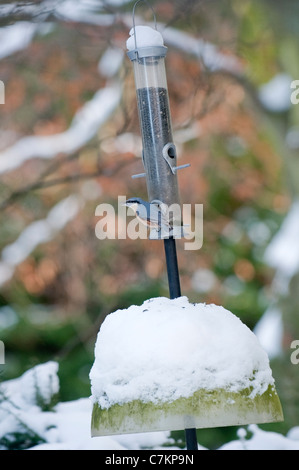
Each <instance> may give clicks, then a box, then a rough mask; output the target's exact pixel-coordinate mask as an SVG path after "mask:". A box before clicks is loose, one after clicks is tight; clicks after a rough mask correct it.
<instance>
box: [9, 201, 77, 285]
mask: <svg viewBox="0 0 299 470" xmlns="http://www.w3.org/2000/svg"><path fill="white" fill-rule="evenodd" d="M83 204H84V199H83V198H82V197H81V196H79V195H70V196H68V197H66V198H65V199H62V200H61V201H59V202H58V203H57V204H56V205H55V206H54V207H53V208H52V209H51V210H50V211H49V213H48V215H47V217H46V218H45V219H40V220H36V221H34V222H32V223H31V224H29V225H28V226H27V227H26V228H25V229H24V230H23V231H22V233H21V234H20V235H19V237H18V238H17V239H16V240H15V241H14V242H13V243H11V244H10V245H7V246H6V247H5V248H3V250H2V253H1V258H0V286H1V285H2V284H4V283H5V282H7V281H8V280H9V279H11V277H12V276H13V273H14V269H15V267H16V266H17V265H19V264H20V263H22V262H23V261H24V260H25V259H26V258H27V257H28V256H29V255H30V253H32V252H33V250H34V249H35V248H36V247H37V246H38V245H40V244H41V243H46V242H48V241H50V240H52V239H53V238H54V237H55V236H56V235H57V233H58V232H59V231H60V230H62V229H63V228H64V227H65V225H66V224H67V223H68V222H70V221H71V220H72V219H74V217H75V216H76V215H77V214H78V212H79V211H80V209H81V208H82V207H83Z"/></svg>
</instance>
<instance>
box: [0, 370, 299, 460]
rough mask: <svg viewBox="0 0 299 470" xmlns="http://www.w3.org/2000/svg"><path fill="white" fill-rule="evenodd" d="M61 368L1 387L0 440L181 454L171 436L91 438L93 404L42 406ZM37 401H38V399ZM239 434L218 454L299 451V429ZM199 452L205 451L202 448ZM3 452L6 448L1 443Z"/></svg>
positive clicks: (32, 373) (42, 447) (76, 402)
mask: <svg viewBox="0 0 299 470" xmlns="http://www.w3.org/2000/svg"><path fill="white" fill-rule="evenodd" d="M57 373H58V364H57V363H56V362H54V361H50V362H47V363H45V364H39V365H38V366H36V367H34V368H33V369H30V370H28V371H27V372H25V373H24V374H23V375H22V376H21V377H19V378H16V379H13V380H10V381H7V382H2V383H0V442H1V440H2V438H4V437H8V436H9V435H12V434H13V433H20V434H25V435H28V432H29V431H30V432H31V433H32V432H33V433H35V434H37V435H38V436H40V438H41V439H42V440H43V441H44V442H43V443H41V444H38V445H35V446H34V447H32V446H30V444H28V445H27V448H28V449H29V450H115V451H117V450H142V449H144V448H147V449H152V450H158V449H164V450H167V449H169V450H174V451H176V450H178V448H177V447H176V446H175V445H174V440H173V439H172V438H170V435H169V432H167V431H163V432H147V433H138V434H123V435H119V436H118V435H114V436H112V437H95V438H91V436H90V425H91V414H92V401H91V400H90V398H81V399H78V400H74V401H69V402H61V403H58V404H57V405H56V406H54V408H53V409H50V410H49V411H43V410H42V408H41V406H40V404H41V398H42V402H43V403H44V404H48V403H49V402H50V400H51V398H52V396H53V394H57V392H58V389H59V380H58V376H57ZM37 398H38V400H37ZM248 430H249V431H250V433H252V436H251V437H248V436H247V431H246V430H245V429H244V428H240V429H238V430H237V437H238V438H239V439H238V440H235V441H232V442H229V443H227V444H225V445H223V446H221V447H220V448H219V450H257V449H261V450H268V449H269V450H299V427H294V428H292V429H290V431H289V432H288V434H287V435H286V436H283V435H281V434H279V433H275V432H265V431H262V430H261V429H260V428H258V427H257V426H256V425H251V426H249V427H248ZM199 449H201V450H204V449H205V448H204V447H202V446H200V445H199ZM0 450H5V447H4V448H2V447H1V444H0Z"/></svg>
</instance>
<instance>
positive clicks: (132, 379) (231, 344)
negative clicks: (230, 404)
mask: <svg viewBox="0 0 299 470" xmlns="http://www.w3.org/2000/svg"><path fill="white" fill-rule="evenodd" d="M253 371H258V372H257V373H256V374H255V375H254V377H253ZM90 379H91V390H92V398H93V401H95V402H98V403H99V404H100V406H101V407H106V408H109V407H110V406H111V405H113V404H115V403H119V404H122V403H125V402H130V401H132V400H134V399H139V400H141V401H143V402H154V403H155V402H157V401H162V402H171V401H173V400H175V399H177V398H180V397H189V396H191V395H192V394H193V393H194V392H195V391H196V390H198V389H200V388H205V389H208V390H212V389H221V388H224V389H226V390H230V391H236V392H237V391H240V390H242V389H245V388H247V387H253V390H252V397H253V396H255V395H256V394H261V393H263V392H264V391H265V390H266V389H267V388H268V386H269V384H273V383H274V381H273V378H272V373H271V369H270V367H269V360H268V356H267V354H266V353H265V351H264V350H263V349H262V348H261V346H260V344H259V343H258V340H257V338H256V336H255V335H254V334H253V333H252V332H251V331H250V330H249V328H247V327H246V326H245V325H244V324H243V323H242V322H241V321H240V319H239V318H237V317H236V316H235V315H233V314H232V313H231V312H229V311H228V310H226V309H224V308H223V307H220V306H216V305H206V304H192V303H189V301H188V299H187V298H186V297H180V298H178V299H174V300H170V299H168V298H164V297H158V298H153V299H149V300H147V301H145V302H144V303H143V304H142V305H141V306H136V305H132V306H131V307H129V308H128V309H125V310H117V311H116V312H114V313H111V314H110V315H108V316H107V317H106V319H105V321H104V322H103V324H102V326H101V329H100V331H99V334H98V338H97V342H96V347H95V361H94V364H93V367H92V369H91V372H90Z"/></svg>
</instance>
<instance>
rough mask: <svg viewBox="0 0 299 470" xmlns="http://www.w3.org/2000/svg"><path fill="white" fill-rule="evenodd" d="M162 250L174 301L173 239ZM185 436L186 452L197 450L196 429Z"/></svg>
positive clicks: (175, 264)
mask: <svg viewBox="0 0 299 470" xmlns="http://www.w3.org/2000/svg"><path fill="white" fill-rule="evenodd" d="M164 250H165V257H166V266H167V276H168V285H169V296H170V298H171V299H176V298H177V297H180V296H181V284H180V275H179V268H178V260H177V252H176V244H175V239H174V238H172V237H170V238H165V239H164ZM185 436H186V445H187V450H198V445H197V436H196V429H195V428H191V429H185Z"/></svg>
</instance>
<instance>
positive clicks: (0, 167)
mask: <svg viewBox="0 0 299 470" xmlns="http://www.w3.org/2000/svg"><path fill="white" fill-rule="evenodd" d="M121 92H122V89H121V85H120V84H119V83H118V82H113V83H110V84H108V85H107V86H106V87H105V88H103V89H101V90H99V91H97V92H96V93H95V95H94V96H93V98H92V99H91V100H90V101H88V102H87V103H85V105H84V106H83V107H82V108H81V109H80V110H79V111H78V112H77V113H76V115H75V116H74V118H73V121H72V123H71V125H70V127H69V128H68V129H67V130H66V131H65V132H62V133H60V134H54V135H51V136H28V137H23V138H21V139H20V140H18V141H17V142H16V143H15V144H14V145H12V146H11V147H9V148H8V149H6V150H3V151H2V152H0V173H5V172H7V171H10V170H13V169H15V168H17V167H19V166H20V165H22V164H23V163H24V162H25V161H26V160H29V159H31V158H34V157H39V158H46V159H49V158H53V157H55V156H56V155H57V154H59V153H66V154H69V153H72V152H75V151H76V150H78V149H80V148H81V147H82V146H83V145H85V144H86V143H87V142H88V141H89V140H90V139H92V138H93V137H94V136H95V135H96V133H97V132H98V130H99V128H100V127H101V126H102V125H103V124H104V123H105V122H106V121H107V119H108V118H109V117H110V116H111V114H112V113H113V111H114V110H115V108H116V107H117V105H118V104H119V101H120V99H121Z"/></svg>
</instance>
